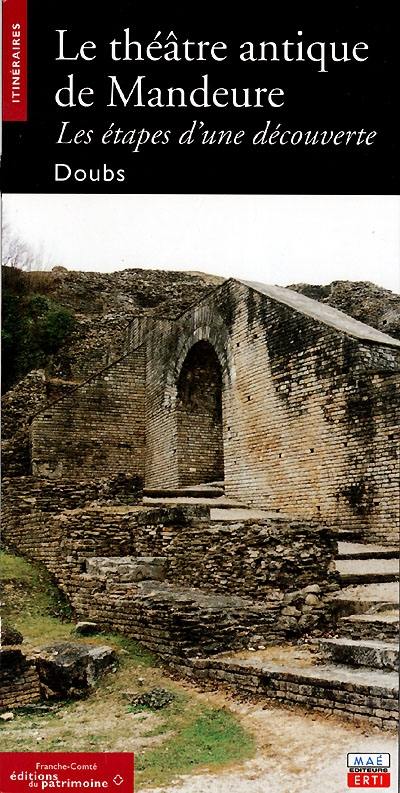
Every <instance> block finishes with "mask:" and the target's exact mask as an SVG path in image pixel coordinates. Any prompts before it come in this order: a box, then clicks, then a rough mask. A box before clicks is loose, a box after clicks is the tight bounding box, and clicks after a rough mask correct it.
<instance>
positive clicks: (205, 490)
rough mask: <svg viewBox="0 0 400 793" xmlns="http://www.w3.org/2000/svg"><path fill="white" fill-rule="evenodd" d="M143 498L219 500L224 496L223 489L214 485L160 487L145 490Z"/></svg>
mask: <svg viewBox="0 0 400 793" xmlns="http://www.w3.org/2000/svg"><path fill="white" fill-rule="evenodd" d="M143 495H144V496H148V497H150V498H207V499H210V498H220V497H221V496H223V495H224V488H222V487H215V486H214V485H209V486H205V485H195V486H193V487H177V488H173V487H165V488H163V487H161V488H151V487H148V488H145V490H144V491H143Z"/></svg>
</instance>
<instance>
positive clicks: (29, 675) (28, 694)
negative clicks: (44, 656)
mask: <svg viewBox="0 0 400 793" xmlns="http://www.w3.org/2000/svg"><path fill="white" fill-rule="evenodd" d="M39 700H40V685H39V676H38V673H37V671H36V667H35V665H34V662H33V661H32V660H28V659H27V658H26V657H25V654H24V653H23V652H22V650H20V649H19V648H16V647H3V648H2V649H0V709H4V710H8V709H11V708H21V707H23V706H24V705H30V704H31V703H32V702H39Z"/></svg>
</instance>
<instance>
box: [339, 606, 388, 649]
mask: <svg viewBox="0 0 400 793" xmlns="http://www.w3.org/2000/svg"><path fill="white" fill-rule="evenodd" d="M338 628H339V630H340V633H341V634H344V635H345V636H350V637H351V638H352V639H385V640H389V641H397V643H398V638H399V612H398V610H393V609H392V610H386V611H379V612H376V613H373V614H369V613H366V614H351V615H350V616H349V617H341V619H340V620H339V621H338Z"/></svg>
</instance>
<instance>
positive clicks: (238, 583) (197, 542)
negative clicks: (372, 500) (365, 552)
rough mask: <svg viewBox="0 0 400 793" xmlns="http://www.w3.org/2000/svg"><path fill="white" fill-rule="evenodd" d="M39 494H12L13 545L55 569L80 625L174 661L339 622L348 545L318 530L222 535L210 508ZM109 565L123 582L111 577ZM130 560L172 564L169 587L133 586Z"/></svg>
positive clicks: (26, 486) (6, 536) (8, 521)
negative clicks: (336, 595) (335, 607)
mask: <svg viewBox="0 0 400 793" xmlns="http://www.w3.org/2000/svg"><path fill="white" fill-rule="evenodd" d="M37 486H38V482H36V483H35V482H33V483H32V482H30V481H29V478H25V480H20V481H18V480H16V479H9V480H7V481H6V482H5V483H4V488H5V493H4V495H5V504H6V507H5V510H4V515H3V541H4V543H5V544H6V545H7V547H10V548H13V549H15V550H16V551H17V552H18V553H20V554H23V555H24V556H27V557H28V558H30V559H33V560H36V561H40V562H42V563H43V564H45V566H46V567H47V569H48V570H49V571H50V572H51V573H52V574H53V575H54V577H55V579H56V581H57V583H58V585H59V586H60V588H61V589H62V590H63V591H64V592H65V593H66V594H67V596H68V597H69V598H70V600H71V603H72V605H73V606H74V608H75V609H76V611H77V613H78V615H79V616H81V617H83V618H90V619H94V620H95V621H96V622H98V623H99V624H100V625H102V626H105V627H107V628H110V629H111V628H112V629H114V630H121V631H122V632H123V633H125V634H127V635H129V636H133V637H134V638H136V639H138V640H140V641H141V642H142V643H144V644H145V645H146V646H148V647H149V648H150V649H152V650H154V651H156V652H158V653H160V654H162V655H165V656H166V655H170V656H173V655H177V654H178V655H179V654H180V653H181V652H183V651H185V653H189V654H190V653H191V654H193V653H197V652H200V651H201V652H204V653H206V652H212V651H214V652H217V651H220V650H223V649H233V648H237V647H240V646H247V644H248V642H249V640H250V638H251V637H252V636H258V637H260V635H261V636H262V637H264V641H265V642H266V643H271V642H274V641H278V640H281V639H284V638H289V637H292V636H298V635H301V634H302V633H304V632H310V631H314V630H317V629H318V630H320V629H324V627H326V625H327V624H329V622H330V609H329V604H328V600H327V598H328V596H329V595H330V594H331V592H332V591H333V590H334V589H335V588H336V587H337V583H336V576H335V574H334V573H333V572H332V558H333V556H334V555H335V552H336V544H335V542H334V541H333V540H332V538H331V537H330V535H329V534H328V533H327V532H326V531H325V530H323V529H321V528H320V527H319V526H318V525H314V524H310V525H308V524H306V523H304V522H296V521H285V520H284V519H281V518H271V519H268V520H264V521H258V522H257V521H242V522H240V523H238V524H237V525H235V526H232V525H230V526H226V525H224V524H216V525H214V524H213V523H210V519H209V510H208V509H207V508H206V507H181V508H171V507H168V508H157V509H150V508H143V507H140V506H139V505H138V506H131V507H126V506H121V507H119V506H111V505H110V506H109V507H106V506H102V507H100V506H99V505H98V504H96V503H94V504H87V503H86V504H85V503H84V500H85V499H86V498H87V497H89V498H90V496H91V493H90V491H88V490H85V488H84V487H82V488H81V503H82V506H80V507H79V506H76V507H75V508H74V509H72V510H68V509H66V508H65V498H66V492H65V490H63V488H62V486H61V485H56V486H55V487H54V488H53V494H52V495H51V482H48V483H46V487H47V493H46V496H45V497H44V498H43V499H42V500H40V499H39V497H38V493H39V491H38V490H35V488H36V487H37ZM45 489H46V488H45ZM35 493H36V495H33V494H35ZM51 505H52V507H53V511H49V507H50V506H51ZM94 557H95V559H97V560H98V561H97V563H96V564H95V563H94V562H90V563H89V560H93V558H94ZM104 557H107V559H106V560H105V561H106V568H104V569H105V570H106V569H107V570H108V571H109V568H110V564H111V566H112V567H113V569H114V568H115V570H114V572H112V573H110V572H105V574H103V573H102V569H103V568H102V561H101V560H102V559H103V560H104ZM127 557H129V558H130V559H131V562H132V561H133V562H134V561H135V559H137V558H139V559H143V557H145V558H146V559H147V562H146V565H147V567H149V569H150V568H151V567H152V566H151V559H152V558H153V557H156V558H157V559H159V558H160V557H161V558H162V559H163V560H164V562H165V564H164V565H163V569H164V570H165V574H164V575H163V576H162V580H161V579H160V578H159V576H157V577H156V579H155V580H153V579H152V576H151V575H149V574H146V575H145V576H144V578H145V579H146V577H147V578H148V579H149V580H142V579H141V578H139V579H138V578H137V576H136V575H133V576H132V575H129V571H130V570H132V564H131V567H129V565H127V564H126V561H124V560H126V558H127ZM149 557H150V558H149ZM118 559H121V565H118V564H117V561H118ZM153 566H154V565H153ZM156 566H157V565H156ZM134 568H135V565H133V570H134ZM96 570H97V571H98V572H96Z"/></svg>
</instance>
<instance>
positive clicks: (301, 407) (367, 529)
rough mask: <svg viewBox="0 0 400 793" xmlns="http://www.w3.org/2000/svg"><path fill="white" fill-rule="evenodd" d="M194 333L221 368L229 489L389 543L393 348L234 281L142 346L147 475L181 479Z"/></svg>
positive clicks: (154, 481) (166, 481)
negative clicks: (182, 421) (182, 390)
mask: <svg viewBox="0 0 400 793" xmlns="http://www.w3.org/2000/svg"><path fill="white" fill-rule="evenodd" d="M166 333H168V342H167V344H164V345H163V343H162V338H161V337H163V338H165V336H166ZM199 339H205V340H207V341H209V342H210V343H211V344H212V345H213V347H214V349H215V351H216V354H217V355H218V358H219V360H220V364H221V367H222V375H223V394H222V403H223V426H224V469H225V483H226V491H227V495H228V496H230V497H232V498H236V499H240V500H242V501H244V502H245V503H247V504H251V505H254V506H257V507H264V508H267V509H269V510H273V511H276V512H279V513H282V514H285V515H291V516H295V517H299V518H301V517H303V518H307V519H322V520H324V521H326V522H328V523H330V524H331V525H336V526H337V527H338V528H339V527H340V528H350V529H355V530H357V531H359V532H360V534H361V533H364V534H365V536H366V537H368V538H370V539H379V540H381V541H384V542H386V541H387V542H393V541H395V538H396V536H397V535H396V532H397V526H396V524H397V522H398V510H397V498H398V476H397V473H396V437H395V434H396V429H395V426H396V424H397V416H398V407H397V406H398V393H399V392H398V385H397V383H398V378H397V374H396V373H397V372H398V371H399V357H400V356H399V352H398V351H397V350H395V349H392V348H390V347H387V348H386V347H381V346H378V345H376V344H373V343H360V342H358V341H356V340H353V339H350V338H349V337H347V336H346V335H345V334H342V333H340V332H338V331H336V330H333V329H331V328H329V327H328V326H326V325H324V324H323V323H320V322H318V321H316V320H313V319H311V318H308V317H306V316H304V315H302V314H300V313H299V312H297V311H295V310H293V309H290V308H288V307H286V306H284V305H282V304H280V303H278V302H277V301H275V300H271V299H270V298H267V297H266V296H264V295H261V294H260V293H258V292H256V291H254V290H252V289H249V288H248V287H246V286H244V285H240V284H238V283H236V282H232V281H230V282H226V283H225V284H224V285H223V286H222V287H221V288H220V289H218V290H216V291H215V292H214V293H213V294H212V295H210V296H209V297H208V298H206V299H205V300H204V301H203V303H202V304H201V306H198V307H196V308H194V309H193V310H191V311H190V312H187V313H186V314H185V315H183V316H182V317H181V318H180V320H178V321H177V322H176V323H175V324H174V326H173V327H171V328H168V329H166V328H165V326H164V325H163V326H162V327H161V328H160V329H155V330H154V331H153V332H152V334H151V337H150V339H149V340H148V342H147V372H151V376H150V377H149V378H148V381H147V382H148V385H149V386H150V388H149V390H148V399H149V402H150V404H151V410H149V409H148V414H147V437H148V439H150V438H151V439H153V440H152V442H149V443H148V448H147V462H146V475H147V482H148V483H149V484H150V485H151V486H161V485H164V486H167V485H169V486H174V485H177V484H179V471H178V465H177V462H176V460H177V457H176V455H177V436H178V433H179V411H178V410H177V386H176V384H177V380H178V377H179V372H180V369H181V367H182V364H183V360H184V355H186V354H187V352H188V350H190V348H191V347H192V345H193V344H195V343H196V342H197V341H198V340H199ZM160 349H161V350H163V351H162V352H161V354H158V351H159V350H160ZM155 351H157V356H156V354H155ZM161 427H163V428H165V431H162V432H160V428H161ZM195 432H196V428H195V427H193V433H195Z"/></svg>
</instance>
